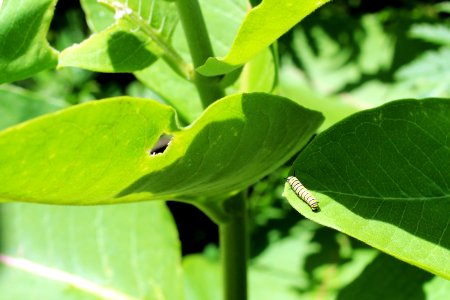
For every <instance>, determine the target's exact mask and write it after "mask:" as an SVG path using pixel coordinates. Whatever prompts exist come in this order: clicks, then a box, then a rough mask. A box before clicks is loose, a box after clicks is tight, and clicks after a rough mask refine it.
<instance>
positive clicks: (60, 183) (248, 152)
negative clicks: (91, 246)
mask: <svg viewBox="0 0 450 300" xmlns="http://www.w3.org/2000/svg"><path fill="white" fill-rule="evenodd" d="M322 120H323V118H322V116H321V115H320V114H319V113H317V112H314V111H310V110H307V109H304V108H302V107H301V106H299V105H297V104H296V103H294V102H292V101H290V100H288V99H286V98H282V97H278V96H272V95H269V94H263V93H254V94H236V95H233V96H228V97H225V98H223V99H221V100H219V101H216V102H215V103H214V104H213V105H211V106H209V107H208V109H207V110H205V112H204V113H203V114H202V115H201V117H200V118H199V119H198V120H197V121H196V122H194V123H193V124H192V125H190V126H189V127H187V128H184V129H181V128H178V126H177V122H176V120H175V112H174V110H173V109H172V108H171V107H168V106H165V105H162V104H159V103H157V102H155V101H149V100H146V99H136V98H128V97H121V98H116V99H111V100H104V101H96V102H89V103H87V104H83V105H79V106H76V107H73V108H69V109H67V110H64V111H61V112H58V113H55V114H51V115H46V116H44V117H41V118H38V119H35V120H32V121H29V122H26V123H22V124H20V125H18V126H15V127H10V128H8V129H7V130H5V131H3V132H1V133H0V178H2V184H1V185H0V199H2V200H15V201H30V202H45V203H55V204H69V203H70V204H78V205H83V204H104V203H120V202H130V201H143V200H166V199H179V200H192V201H203V202H205V201H207V200H208V201H214V199H218V198H220V199H223V198H226V197H227V196H229V195H230V194H232V193H236V192H237V191H239V190H242V189H244V188H246V187H247V186H248V185H250V184H252V183H254V182H255V181H257V180H258V179H259V178H261V177H263V176H265V175H266V174H268V173H270V172H271V171H273V170H274V169H276V168H277V167H279V166H280V165H281V164H283V163H284V162H286V161H287V160H288V159H289V158H290V157H292V155H294V154H295V153H296V152H298V151H299V150H300V149H301V148H302V147H303V146H304V145H305V144H306V143H307V141H308V140H309V139H310V137H311V136H312V134H313V133H314V132H315V130H316V129H317V127H318V126H319V125H320V124H321V122H322ZM163 134H171V135H173V140H172V141H171V142H170V144H169V146H168V148H167V149H166V150H165V151H164V153H162V154H158V155H151V149H152V147H153V146H154V145H155V144H156V143H157V141H158V139H159V137H160V136H161V135H163Z"/></svg>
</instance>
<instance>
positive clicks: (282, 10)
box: [198, 0, 328, 76]
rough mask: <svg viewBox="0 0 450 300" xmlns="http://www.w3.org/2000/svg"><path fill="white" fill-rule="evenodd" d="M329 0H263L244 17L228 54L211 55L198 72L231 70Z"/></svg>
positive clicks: (207, 73)
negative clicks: (214, 56)
mask: <svg viewBox="0 0 450 300" xmlns="http://www.w3.org/2000/svg"><path fill="white" fill-rule="evenodd" d="M326 2H328V0H319V1H313V0H305V1H302V2H301V3H299V2H298V1H297V0H286V1H275V0H263V1H262V2H261V4H259V5H258V6H256V7H254V8H253V9H252V10H250V11H249V12H248V14H247V16H246V17H245V19H244V21H243V23H242V24H241V27H240V28H239V31H238V33H237V35H236V37H235V39H234V42H233V44H232V46H231V48H230V50H229V52H228V54H227V55H226V56H225V57H218V58H209V59H208V60H207V61H206V63H205V64H204V65H203V66H201V67H199V68H198V71H199V72H200V73H201V74H203V75H206V76H213V75H220V74H225V73H229V72H230V71H232V70H234V69H236V68H237V67H239V66H241V65H242V64H244V63H246V62H248V61H249V60H250V59H251V58H253V57H254V56H255V55H256V54H258V53H259V52H261V51H262V50H263V49H265V48H267V47H268V46H269V45H270V44H272V43H274V42H275V41H276V40H277V39H278V38H279V37H280V36H281V35H283V34H284V33H286V32H287V31H288V30H289V29H291V28H292V27H293V26H294V25H295V24H297V23H298V22H300V20H302V19H303V18H304V17H306V16H307V15H309V14H310V13H312V12H313V11H314V10H315V9H317V8H318V7H320V6H322V5H323V4H325V3H326Z"/></svg>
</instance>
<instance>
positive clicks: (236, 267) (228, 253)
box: [219, 193, 248, 300]
mask: <svg viewBox="0 0 450 300" xmlns="http://www.w3.org/2000/svg"><path fill="white" fill-rule="evenodd" d="M224 209H225V210H226V212H227V213H228V214H229V216H230V218H229V219H228V221H227V222H225V223H221V224H219V232H220V249H221V259H222V268H223V271H222V272H223V278H224V285H223V288H224V298H223V299H224V300H246V299H247V259H248V253H247V249H248V235H247V226H246V224H247V206H246V199H245V197H244V194H243V193H240V194H237V195H236V196H233V197H231V198H229V199H227V200H226V201H225V202H224Z"/></svg>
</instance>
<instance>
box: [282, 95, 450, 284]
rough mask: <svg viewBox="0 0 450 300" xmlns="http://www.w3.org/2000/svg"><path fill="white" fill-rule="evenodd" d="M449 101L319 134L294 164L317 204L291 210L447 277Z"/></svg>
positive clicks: (375, 112) (387, 108)
mask: <svg viewBox="0 0 450 300" xmlns="http://www.w3.org/2000/svg"><path fill="white" fill-rule="evenodd" d="M449 120H450V101H449V100H445V99H427V100H423V101H416V100H403V101H397V102H392V103H390V104H387V105H384V106H382V107H379V108H376V109H372V110H368V111H364V112H361V113H358V114H355V115H353V116H352V117H349V118H347V119H345V120H344V121H341V122H340V123H338V124H336V125H335V126H333V127H331V128H330V129H328V130H327V131H325V132H323V133H322V134H320V135H319V136H318V137H317V138H316V139H315V140H314V141H313V142H312V143H311V144H310V145H309V146H308V147H307V148H306V149H305V150H304V151H302V153H301V154H300V155H299V157H298V158H297V160H296V161H295V163H294V166H293V169H294V170H295V174H296V176H297V177H298V178H299V179H300V180H301V181H302V183H303V184H304V185H305V186H306V187H307V188H308V189H310V190H311V191H312V193H313V194H314V195H315V196H316V197H317V198H318V200H319V202H320V208H321V210H320V211H319V212H318V213H313V212H311V210H310V209H309V207H308V206H307V205H306V204H305V203H304V202H303V201H302V200H300V199H299V198H298V197H297V196H296V195H295V194H294V192H293V191H292V189H291V188H290V187H289V186H288V185H286V186H285V195H286V197H287V198H288V199H289V202H290V203H291V205H292V206H293V207H294V208H295V209H297V210H298V211H300V212H301V213H302V214H303V215H305V216H307V217H308V218H310V219H312V220H314V221H316V222H318V223H320V224H323V225H325V226H328V227H332V228H335V229H337V230H339V231H342V232H344V233H347V234H349V235H351V236H353V237H356V238H357V239H359V240H361V241H363V242H365V243H367V244H369V245H371V246H373V247H375V248H378V249H380V250H382V251H384V252H386V253H388V254H390V255H392V256H395V257H397V258H398V259H401V260H404V261H406V262H409V263H411V264H414V265H416V266H418V267H420V268H423V269H426V270H428V271H430V272H432V273H434V274H437V275H440V276H443V277H445V278H447V279H448V278H450V261H449V260H448V259H447V258H448V257H449V255H450V251H449V249H450V231H449V223H450V214H449V211H450V172H449V169H450V160H449V159H448V158H449V157H450V150H449V149H450V144H449V142H450V140H449V139H448V132H450V122H449Z"/></svg>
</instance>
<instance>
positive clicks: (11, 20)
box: [0, 0, 57, 83]
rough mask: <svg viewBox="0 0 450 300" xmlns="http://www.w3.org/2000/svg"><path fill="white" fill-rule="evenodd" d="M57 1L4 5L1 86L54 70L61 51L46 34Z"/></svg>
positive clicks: (0, 38)
mask: <svg viewBox="0 0 450 300" xmlns="http://www.w3.org/2000/svg"><path fill="white" fill-rule="evenodd" d="M55 3H56V0H16V1H5V2H4V3H2V4H3V5H0V70H1V72H0V83H4V82H12V81H15V80H19V79H24V78H27V77H29V76H31V75H33V74H35V73H37V72H39V71H42V70H45V69H49V68H53V67H55V66H56V63H57V52H56V51H55V50H54V49H53V48H51V47H50V45H49V44H48V42H47V40H46V34H47V30H48V27H49V25H50V21H51V19H52V16H53V10H54V8H55Z"/></svg>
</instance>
